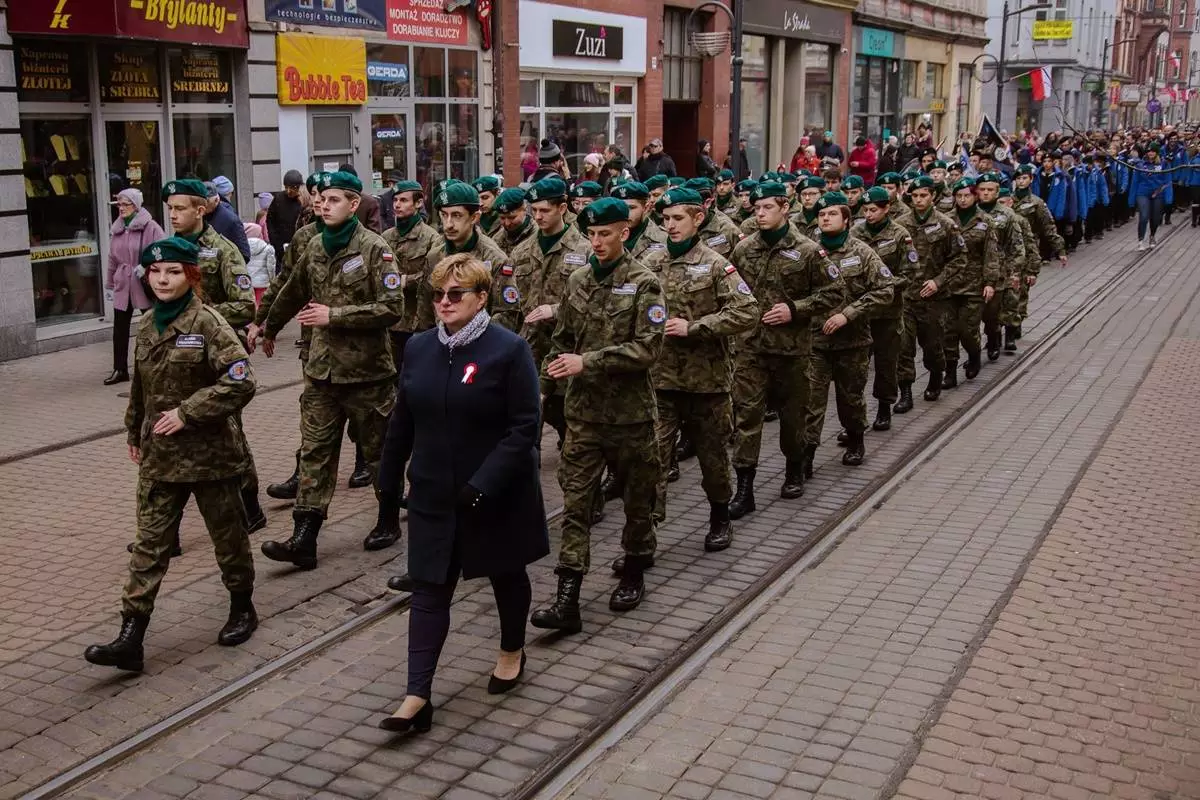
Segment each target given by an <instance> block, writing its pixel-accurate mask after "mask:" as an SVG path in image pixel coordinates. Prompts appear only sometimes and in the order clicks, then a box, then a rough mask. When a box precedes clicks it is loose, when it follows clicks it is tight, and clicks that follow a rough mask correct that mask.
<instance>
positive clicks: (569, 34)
mask: <svg viewBox="0 0 1200 800" xmlns="http://www.w3.org/2000/svg"><path fill="white" fill-rule="evenodd" d="M552 45H553V53H554V55H556V56H566V57H568V58H597V59H603V60H606V61H620V60H621V58H622V57H623V56H624V50H625V31H624V29H623V28H619V27H617V26H615V25H593V24H591V23H588V22H572V21H570V20H562V19H556V20H554V30H553V36H552Z"/></svg>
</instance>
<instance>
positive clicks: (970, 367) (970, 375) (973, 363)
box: [963, 350, 983, 380]
mask: <svg viewBox="0 0 1200 800" xmlns="http://www.w3.org/2000/svg"><path fill="white" fill-rule="evenodd" d="M982 366H983V361H982V359H980V358H979V351H978V350H976V351H975V352H974V353H967V366H966V368H965V369H964V370H963V374H964V375H966V376H967V380H974V379H975V376H976V375H978V374H979V369H980V367H982Z"/></svg>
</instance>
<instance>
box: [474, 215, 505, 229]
mask: <svg viewBox="0 0 1200 800" xmlns="http://www.w3.org/2000/svg"><path fill="white" fill-rule="evenodd" d="M499 216H500V212H499V211H486V212H484V213H483V214H480V215H479V224H480V226H482V227H483V229H484V230H490V229H491V227H492V223H493V222H495V221H496V218H497V217H499Z"/></svg>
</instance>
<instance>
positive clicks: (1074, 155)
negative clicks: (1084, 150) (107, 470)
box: [1062, 150, 1089, 253]
mask: <svg viewBox="0 0 1200 800" xmlns="http://www.w3.org/2000/svg"><path fill="white" fill-rule="evenodd" d="M1079 157H1080V156H1079V151H1078V150H1072V151H1071V152H1069V153H1063V157H1062V171H1063V173H1064V174H1065V175H1066V176H1067V204H1066V214H1065V215H1064V219H1065V220H1066V223H1067V224H1066V228H1065V229H1064V232H1063V238H1064V239H1065V240H1066V242H1067V252H1068V253H1073V252H1075V248H1077V247H1079V243H1080V242H1081V241H1083V226H1084V223H1085V221H1086V220H1087V213H1088V204H1089V193H1088V176H1087V170H1085V169H1084V167H1082V166H1081V165H1079V163H1078V159H1079Z"/></svg>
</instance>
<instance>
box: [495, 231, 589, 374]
mask: <svg viewBox="0 0 1200 800" xmlns="http://www.w3.org/2000/svg"><path fill="white" fill-rule="evenodd" d="M591 254H592V246H591V245H590V244H589V243H588V240H587V237H586V236H584V235H583V234H582V233H580V232H579V229H578V228H577V227H576V226H574V225H572V226H570V227H568V228H567V229H566V230H565V231H564V232H563V235H562V238H560V239H559V240H558V241H557V242H555V243H554V246H553V247H551V248H550V250H549V252H546V253H543V252H542V246H541V244H540V242H539V240H538V236H537V235H534V236H530V237H529V238H528V239H526V240H525V241H524V242H522V243H521V245H520V246H519V247H518V248H517V249H516V250H515V251H513V258H512V263H513V274H514V275H515V277H516V279H517V291H518V292H519V293H520V297H521V328H520V333H521V336H523V337H524V338H525V341H527V342H529V349H530V350H532V351H533V357H534V360H538V359H540V358H542V357H543V356H544V355H546V353H547V352H548V351H549V350H550V337H551V336H552V335H553V333H554V325H555V321H556V320H557V319H558V313H559V310H560V308H561V303H562V301H563V296H564V293H565V292H566V291H567V279H568V278H570V277H571V274H572V273H573V272H575V271H576V270H577V269H579V268H580V267H586V266H587V263H588V256H590V255H591ZM541 305H548V306H550V308H551V310H552V311H553V312H554V316H553V317H552V318H551V319H548V320H546V321H544V322H535V323H533V324H529V323H527V322H525V317H526V316H527V315H528V314H529V312H531V311H533V310H534V309H535V308H537V307H538V306H541Z"/></svg>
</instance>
